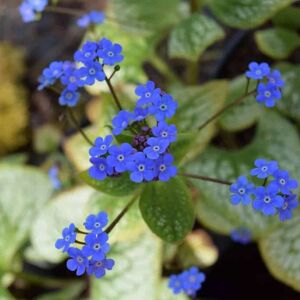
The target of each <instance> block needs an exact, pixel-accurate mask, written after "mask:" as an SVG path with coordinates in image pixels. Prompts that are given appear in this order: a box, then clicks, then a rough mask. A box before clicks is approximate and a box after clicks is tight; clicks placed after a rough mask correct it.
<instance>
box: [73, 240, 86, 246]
mask: <svg viewBox="0 0 300 300" xmlns="http://www.w3.org/2000/svg"><path fill="white" fill-rule="evenodd" d="M75 244H78V245H86V244H85V243H84V242H80V241H78V240H75Z"/></svg>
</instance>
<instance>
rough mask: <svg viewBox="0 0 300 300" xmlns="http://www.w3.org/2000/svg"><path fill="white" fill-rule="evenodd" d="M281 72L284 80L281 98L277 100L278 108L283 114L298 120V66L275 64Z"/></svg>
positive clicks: (299, 86)
mask: <svg viewBox="0 0 300 300" xmlns="http://www.w3.org/2000/svg"><path fill="white" fill-rule="evenodd" d="M276 68H278V69H279V70H280V71H281V72H282V77H283V79H284V81H285V86H284V88H283V97H282V100H281V101H279V102H278V104H277V107H278V109H279V110H280V111H281V112H282V113H284V114H285V115H287V116H289V117H291V118H293V119H294V120H296V121H298V122H300V67H299V66H298V65H292V64H289V63H281V64H278V65H276Z"/></svg>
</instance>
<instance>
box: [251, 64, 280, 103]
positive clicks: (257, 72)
mask: <svg viewBox="0 0 300 300" xmlns="http://www.w3.org/2000/svg"><path fill="white" fill-rule="evenodd" d="M246 76H247V78H249V79H253V80H257V81H258V86H257V94H256V101H257V102H258V103H264V104H265V106H266V107H274V106H275V105H276V102H277V101H278V100H280V99H281V97H282V94H281V89H282V88H283V87H284V81H283V80H282V77H281V73H280V71H279V70H271V68H270V66H269V65H268V64H267V63H261V64H258V63H257V62H252V63H250V64H249V70H248V71H247V72H246Z"/></svg>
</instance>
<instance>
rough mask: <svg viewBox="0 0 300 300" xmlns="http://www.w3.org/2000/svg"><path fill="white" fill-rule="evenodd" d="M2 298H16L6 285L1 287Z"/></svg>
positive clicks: (8, 299)
mask: <svg viewBox="0 0 300 300" xmlns="http://www.w3.org/2000/svg"><path fill="white" fill-rule="evenodd" d="M0 299H1V300H14V299H15V298H14V297H13V296H12V295H11V294H10V293H9V292H8V290H6V289H5V288H4V287H0Z"/></svg>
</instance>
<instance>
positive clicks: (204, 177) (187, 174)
mask: <svg viewBox="0 0 300 300" xmlns="http://www.w3.org/2000/svg"><path fill="white" fill-rule="evenodd" d="M178 175H180V176H184V177H189V178H194V179H199V180H203V181H209V182H215V183H219V184H224V185H232V182H230V181H227V180H222V179H217V178H211V177H207V176H202V175H195V174H190V173H179V174H178Z"/></svg>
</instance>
